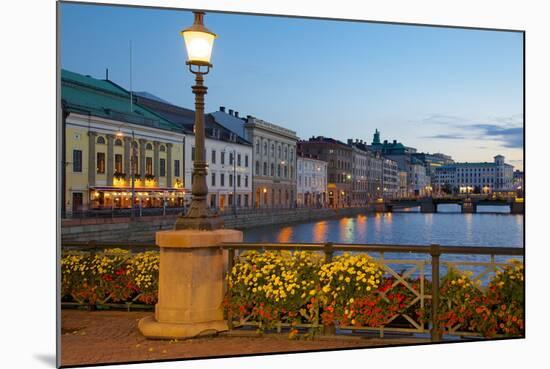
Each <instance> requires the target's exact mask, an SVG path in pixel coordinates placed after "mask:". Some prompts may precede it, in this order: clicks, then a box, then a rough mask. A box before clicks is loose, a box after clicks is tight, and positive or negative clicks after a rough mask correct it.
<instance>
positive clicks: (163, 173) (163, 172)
mask: <svg viewBox="0 0 550 369" xmlns="http://www.w3.org/2000/svg"><path fill="white" fill-rule="evenodd" d="M159 164H160V165H159V166H160V168H159V172H160V176H161V177H166V159H160V160H159Z"/></svg>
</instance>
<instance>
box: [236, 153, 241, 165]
mask: <svg viewBox="0 0 550 369" xmlns="http://www.w3.org/2000/svg"><path fill="white" fill-rule="evenodd" d="M237 166H239V167H240V166H241V154H240V153H239V154H237Z"/></svg>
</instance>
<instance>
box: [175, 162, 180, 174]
mask: <svg viewBox="0 0 550 369" xmlns="http://www.w3.org/2000/svg"><path fill="white" fill-rule="evenodd" d="M174 175H175V176H176V177H179V176H180V161H179V160H174Z"/></svg>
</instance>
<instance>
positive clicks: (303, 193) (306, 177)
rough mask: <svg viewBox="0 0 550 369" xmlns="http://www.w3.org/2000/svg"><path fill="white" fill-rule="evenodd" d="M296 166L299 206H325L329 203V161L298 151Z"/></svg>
mask: <svg viewBox="0 0 550 369" xmlns="http://www.w3.org/2000/svg"><path fill="white" fill-rule="evenodd" d="M296 168H297V171H298V178H297V198H296V200H297V202H298V206H306V207H324V206H325V205H326V203H327V162H325V161H322V160H319V159H317V158H314V157H311V156H307V155H304V154H302V153H300V152H298V159H297V164H296Z"/></svg>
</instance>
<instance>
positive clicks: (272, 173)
mask: <svg viewBox="0 0 550 369" xmlns="http://www.w3.org/2000/svg"><path fill="white" fill-rule="evenodd" d="M274 175H275V165H273V163H271V176H272V177H273V176H274Z"/></svg>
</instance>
